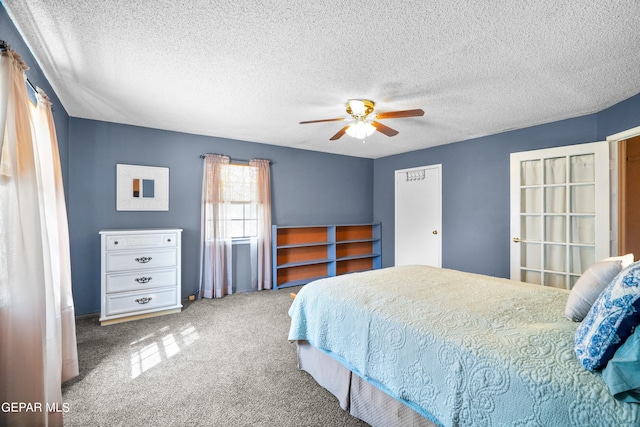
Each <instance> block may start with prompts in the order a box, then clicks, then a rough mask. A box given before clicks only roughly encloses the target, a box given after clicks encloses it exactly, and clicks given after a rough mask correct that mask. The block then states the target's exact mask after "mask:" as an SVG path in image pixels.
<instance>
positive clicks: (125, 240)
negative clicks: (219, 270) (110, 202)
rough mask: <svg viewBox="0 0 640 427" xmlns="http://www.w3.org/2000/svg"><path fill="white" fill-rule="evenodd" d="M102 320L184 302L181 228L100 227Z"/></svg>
mask: <svg viewBox="0 0 640 427" xmlns="http://www.w3.org/2000/svg"><path fill="white" fill-rule="evenodd" d="M100 236H101V244H102V269H101V270H102V271H101V284H100V289H101V293H100V295H101V298H102V302H101V312H100V323H101V324H102V325H106V324H110V323H117V322H124V321H128V320H134V319H140V318H144V317H151V316H159V315H162V314H169V313H177V312H179V311H180V309H181V308H182V304H180V297H181V293H182V292H181V286H180V282H181V280H180V279H181V240H182V230H181V229H178V228H168V229H142V230H102V231H100Z"/></svg>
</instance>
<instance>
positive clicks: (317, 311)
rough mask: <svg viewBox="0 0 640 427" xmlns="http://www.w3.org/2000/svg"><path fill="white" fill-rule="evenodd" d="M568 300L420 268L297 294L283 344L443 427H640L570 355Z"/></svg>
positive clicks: (325, 283)
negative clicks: (305, 348) (329, 362)
mask: <svg viewBox="0 0 640 427" xmlns="http://www.w3.org/2000/svg"><path fill="white" fill-rule="evenodd" d="M567 296H568V292H567V291H564V290H559V289H553V288H545V287H541V286H538V285H530V284H526V283H520V282H515V281H510V280H505V279H498V278H494V277H488V276H481V275H475V274H469V273H461V272H458V271H453V270H446V269H440V268H432V267H426V266H405V267H393V268H387V269H382V270H375V271H369V272H363V273H353V274H347V275H343V276H338V277H334V278H329V279H322V280H318V281H316V282H313V283H310V284H308V285H306V286H305V287H304V288H302V289H301V291H300V292H299V293H298V295H297V297H296V298H295V300H294V302H293V304H292V306H291V309H290V311H289V315H290V316H291V329H290V332H289V340H307V341H309V342H310V343H311V344H312V345H314V346H315V347H317V348H319V349H322V350H325V351H326V352H327V353H328V354H330V355H332V356H333V357H334V358H336V359H337V360H339V361H340V362H342V363H343V364H345V365H346V366H347V367H348V368H350V369H351V370H352V371H354V372H355V373H356V374H358V375H360V376H361V377H363V378H365V379H366V380H368V381H370V382H372V383H373V384H375V385H377V386H378V387H380V388H382V389H383V390H384V391H386V392H387V393H389V394H391V395H392V396H393V397H395V398H397V399H399V400H403V401H405V402H406V403H408V404H409V405H410V406H412V407H414V409H416V410H417V411H418V412H419V413H422V414H423V415H425V416H426V417H428V418H430V419H432V420H434V421H436V422H437V423H439V424H442V425H444V426H458V425H462V426H467V425H469V426H470V425H473V426H562V427H566V426H572V425H573V426H580V427H583V426H599V425H601V426H640V405H638V404H633V403H625V402H620V401H617V400H616V399H614V398H613V397H612V396H611V394H610V393H609V390H608V388H607V386H606V384H605V383H604V381H603V380H602V377H601V375H600V374H599V373H592V372H588V371H587V370H585V369H584V368H582V367H581V366H580V364H579V363H578V361H577V360H576V358H575V355H574V352H573V338H574V334H575V331H576V325H577V324H576V323H573V322H571V321H569V320H567V319H566V318H565V317H564V308H565V304H566V301H567Z"/></svg>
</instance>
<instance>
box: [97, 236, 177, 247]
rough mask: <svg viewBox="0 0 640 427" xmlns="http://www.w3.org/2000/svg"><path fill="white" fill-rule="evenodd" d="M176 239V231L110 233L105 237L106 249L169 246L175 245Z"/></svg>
mask: <svg viewBox="0 0 640 427" xmlns="http://www.w3.org/2000/svg"><path fill="white" fill-rule="evenodd" d="M177 241H178V234H177V233H162V234H120V235H111V236H107V238H106V246H107V248H106V249H107V250H108V251H115V250H123V249H124V250H126V249H139V248H170V247H176V245H177Z"/></svg>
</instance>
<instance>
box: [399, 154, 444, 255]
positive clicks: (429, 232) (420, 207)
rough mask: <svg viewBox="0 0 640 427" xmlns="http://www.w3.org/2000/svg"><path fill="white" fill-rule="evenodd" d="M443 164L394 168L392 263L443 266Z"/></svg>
mask: <svg viewBox="0 0 640 427" xmlns="http://www.w3.org/2000/svg"><path fill="white" fill-rule="evenodd" d="M441 228H442V165H432V166H423V167H419V168H411V169H402V170H397V171H396V233H395V234H396V236H395V265H410V264H420V265H431V266H434V267H441V266H442V230H441Z"/></svg>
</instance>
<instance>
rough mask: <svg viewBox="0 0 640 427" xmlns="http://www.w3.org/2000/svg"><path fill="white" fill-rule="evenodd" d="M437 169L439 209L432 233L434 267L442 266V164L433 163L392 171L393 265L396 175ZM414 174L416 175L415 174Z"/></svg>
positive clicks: (395, 224) (396, 204)
mask: <svg viewBox="0 0 640 427" xmlns="http://www.w3.org/2000/svg"><path fill="white" fill-rule="evenodd" d="M433 169H435V170H437V172H438V181H439V184H440V186H439V188H438V200H437V206H438V207H439V211H438V212H437V213H436V216H437V221H436V222H437V224H436V226H435V228H434V234H437V243H438V262H437V265H436V267H442V164H435V165H426V166H418V167H413V168H408V169H398V170H396V171H395V172H394V186H393V188H394V218H395V220H394V239H395V241H394V265H398V192H397V183H398V177H399V175H400V174H407V176H411V174H417V175H419V174H420V172H421V171H426V170H433ZM417 175H416V176H417Z"/></svg>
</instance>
